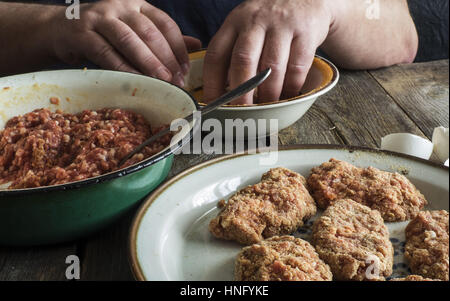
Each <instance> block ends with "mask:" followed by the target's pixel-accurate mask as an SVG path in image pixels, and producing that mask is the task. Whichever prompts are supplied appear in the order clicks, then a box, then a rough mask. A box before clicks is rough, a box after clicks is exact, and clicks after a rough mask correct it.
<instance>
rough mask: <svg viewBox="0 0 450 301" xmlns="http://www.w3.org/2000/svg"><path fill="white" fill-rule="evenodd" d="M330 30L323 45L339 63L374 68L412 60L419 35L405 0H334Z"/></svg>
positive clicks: (329, 54) (322, 47)
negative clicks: (368, 1)
mask: <svg viewBox="0 0 450 301" xmlns="http://www.w3.org/2000/svg"><path fill="white" fill-rule="evenodd" d="M334 1H335V3H333V10H334V12H333V15H334V17H333V21H332V23H331V25H330V32H329V34H328V36H327V38H326V40H325V42H324V43H323V44H322V45H321V46H320V48H321V49H322V50H323V51H324V52H325V53H326V54H327V55H328V56H329V57H330V58H331V59H332V60H333V61H334V62H335V63H336V64H337V65H339V66H341V67H344V68H349V69H373V68H379V67H386V66H390V65H394V64H399V63H411V62H413V61H414V58H415V57H416V53H417V48H418V37H417V32H416V28H415V25H414V22H413V20H412V18H411V16H410V14H409V9H408V4H407V2H406V0H379V1H374V0H373V1H371V2H372V3H370V4H369V3H366V1H361V0H351V1H348V0H334Z"/></svg>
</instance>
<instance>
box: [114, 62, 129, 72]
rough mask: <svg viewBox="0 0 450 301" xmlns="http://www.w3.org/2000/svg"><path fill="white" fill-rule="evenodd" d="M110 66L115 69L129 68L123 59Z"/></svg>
mask: <svg viewBox="0 0 450 301" xmlns="http://www.w3.org/2000/svg"><path fill="white" fill-rule="evenodd" d="M112 68H113V69H114V70H117V71H128V70H129V69H128V66H127V64H126V63H125V62H123V61H120V62H117V63H116V64H114V65H113V66H112Z"/></svg>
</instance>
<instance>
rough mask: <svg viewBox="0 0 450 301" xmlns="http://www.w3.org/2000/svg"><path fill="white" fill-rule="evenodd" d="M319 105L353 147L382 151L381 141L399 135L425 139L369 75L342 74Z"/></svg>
mask: <svg viewBox="0 0 450 301" xmlns="http://www.w3.org/2000/svg"><path fill="white" fill-rule="evenodd" d="M315 105H316V107H317V108H318V110H320V111H322V112H323V113H324V114H325V115H326V116H328V118H329V119H330V121H331V123H332V124H334V126H336V130H337V131H338V133H340V136H341V137H342V139H343V140H344V141H345V143H346V144H349V145H359V146H368V147H379V146H380V145H379V144H380V142H381V137H383V136H385V135H388V134H391V133H398V132H408V133H412V134H416V135H420V136H424V135H423V133H422V132H421V131H420V129H419V128H418V127H417V126H416V125H415V124H414V122H413V121H412V120H411V119H410V118H408V116H407V115H406V114H405V113H404V112H403V110H402V109H401V108H400V107H399V106H398V105H397V104H396V103H395V102H394V101H393V99H392V98H391V97H390V96H389V95H388V94H387V93H386V91H384V90H383V88H381V87H380V85H379V84H378V82H377V81H375V80H374V78H373V77H372V76H370V75H369V73H367V72H365V71H359V72H349V71H342V72H341V79H340V82H339V84H338V85H337V86H336V87H335V89H334V90H333V91H331V92H330V93H329V94H327V95H325V96H323V97H321V98H320V99H319V100H318V101H317V102H316V104H315Z"/></svg>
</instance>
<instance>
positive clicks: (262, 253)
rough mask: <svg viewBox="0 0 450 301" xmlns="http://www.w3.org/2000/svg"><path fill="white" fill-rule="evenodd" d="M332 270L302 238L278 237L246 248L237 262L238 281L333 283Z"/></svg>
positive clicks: (236, 277)
mask: <svg viewBox="0 0 450 301" xmlns="http://www.w3.org/2000/svg"><path fill="white" fill-rule="evenodd" d="M332 278H333V275H332V274H331V272H330V267H329V266H328V265H326V264H325V263H324V262H323V261H322V260H321V259H320V258H319V256H318V255H317V253H316V251H315V250H314V248H313V247H312V246H311V245H310V244H309V243H308V242H307V241H304V240H302V239H300V238H295V237H293V236H281V237H279V236H275V237H272V238H269V239H268V240H264V241H262V242H260V243H258V244H254V245H252V246H249V247H245V248H244V249H242V251H241V252H240V253H239V255H238V256H237V259H236V266H235V280H238V281H331V280H332Z"/></svg>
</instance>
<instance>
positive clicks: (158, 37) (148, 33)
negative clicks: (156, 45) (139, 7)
mask: <svg viewBox="0 0 450 301" xmlns="http://www.w3.org/2000/svg"><path fill="white" fill-rule="evenodd" d="M142 34H143V39H144V40H145V41H147V42H161V41H162V40H163V39H164V37H163V35H162V34H161V32H159V30H158V29H156V28H155V27H150V26H149V27H147V28H145V29H144V30H143V31H142Z"/></svg>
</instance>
